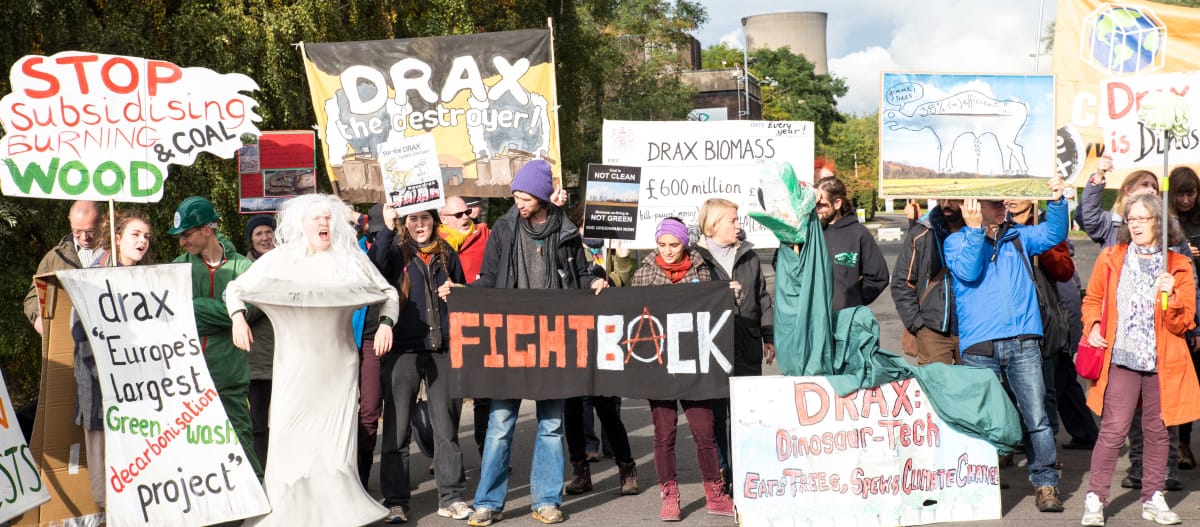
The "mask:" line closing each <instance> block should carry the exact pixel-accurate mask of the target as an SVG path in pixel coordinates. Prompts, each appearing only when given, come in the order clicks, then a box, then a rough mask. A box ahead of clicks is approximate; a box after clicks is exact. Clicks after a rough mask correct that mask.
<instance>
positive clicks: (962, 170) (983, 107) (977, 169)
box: [879, 73, 1055, 199]
mask: <svg viewBox="0 0 1200 527" xmlns="http://www.w3.org/2000/svg"><path fill="white" fill-rule="evenodd" d="M882 94H883V101H882V104H881V105H880V109H879V157H880V160H879V193H880V194H881V195H883V196H886V197H911V198H1006V197H1013V198H1017V197H1020V198H1033V199H1039V198H1047V197H1049V196H1050V189H1049V188H1048V187H1047V185H1046V182H1047V181H1048V180H1049V178H1050V177H1051V176H1052V175H1053V173H1054V171H1055V153H1054V141H1055V130H1054V77H1053V76H1052V75H974V74H932V73H884V74H883V87H882Z"/></svg>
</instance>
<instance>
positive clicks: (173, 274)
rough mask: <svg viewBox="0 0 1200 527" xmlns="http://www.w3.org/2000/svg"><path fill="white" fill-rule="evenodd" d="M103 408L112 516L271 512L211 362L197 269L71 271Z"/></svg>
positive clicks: (228, 516) (136, 518)
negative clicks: (198, 308) (199, 330)
mask: <svg viewBox="0 0 1200 527" xmlns="http://www.w3.org/2000/svg"><path fill="white" fill-rule="evenodd" d="M58 278H59V280H60V281H62V283H63V286H64V287H66V289H67V292H68V293H70V295H71V303H72V304H74V306H75V312H76V313H77V314H78V315H79V318H80V320H81V321H82V323H83V328H84V330H85V331H86V332H87V334H88V338H89V340H90V341H91V344H92V350H93V353H94V354H95V357H96V367H97V368H96V369H97V370H98V372H99V375H100V391H101V393H102V395H103V399H104V403H103V412H104V426H105V431H104V442H105V451H104V461H105V463H104V464H105V472H104V477H105V481H107V482H108V489H107V491H108V498H107V500H108V511H107V514H108V523H109V525H113V526H114V527H121V526H123V525H177V526H181V527H184V526H192V525H196V526H199V525H211V524H214V523H221V522H227V521H231V520H236V519H240V518H246V517H250V516H258V515H261V514H266V513H267V512H268V511H269V510H270V505H269V504H268V503H267V496H266V494H265V493H264V492H263V489H262V485H260V484H259V482H258V479H257V478H255V476H254V471H253V469H251V468H250V463H249V462H248V461H246V459H245V455H246V454H245V450H243V448H242V445H241V444H240V443H239V442H238V440H237V435H236V434H234V432H233V426H232V425H231V424H230V423H229V419H228V417H227V416H226V414H225V408H224V407H223V406H222V405H221V400H220V399H219V398H218V396H217V391H216V389H215V388H214V387H213V381H212V378H211V377H210V376H209V373H208V366H207V365H206V363H205V362H204V355H203V353H202V351H201V345H200V342H201V341H200V337H199V336H198V335H197V334H196V319H195V315H194V311H193V309H192V294H191V293H192V282H191V267H190V266H189V265H188V264H164V265H147V266H135V267H106V268H95V269H82V270H73V271H62V272H59V273H58Z"/></svg>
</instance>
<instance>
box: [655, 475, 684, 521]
mask: <svg viewBox="0 0 1200 527" xmlns="http://www.w3.org/2000/svg"><path fill="white" fill-rule="evenodd" d="M659 487H660V489H661V490H660V495H661V496H662V508H661V509H659V511H658V519H660V520H662V521H665V522H677V521H679V515H680V511H679V483H678V482H677V481H675V480H671V481H668V482H666V483H663V484H662V485H659Z"/></svg>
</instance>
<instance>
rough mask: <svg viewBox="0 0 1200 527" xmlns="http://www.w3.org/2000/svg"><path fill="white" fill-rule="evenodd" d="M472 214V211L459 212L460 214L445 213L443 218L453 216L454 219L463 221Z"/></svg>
mask: <svg viewBox="0 0 1200 527" xmlns="http://www.w3.org/2000/svg"><path fill="white" fill-rule="evenodd" d="M470 213H471V211H469V210H464V211H459V212H443V213H442V216H453V217H455V218H458V219H460V220H461V219H463V216H466V215H468V214H470Z"/></svg>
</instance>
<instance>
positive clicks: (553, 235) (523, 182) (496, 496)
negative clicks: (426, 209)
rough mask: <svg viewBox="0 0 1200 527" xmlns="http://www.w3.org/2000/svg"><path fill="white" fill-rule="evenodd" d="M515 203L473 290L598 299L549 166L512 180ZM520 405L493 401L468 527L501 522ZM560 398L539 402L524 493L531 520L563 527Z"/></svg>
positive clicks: (598, 279)
mask: <svg viewBox="0 0 1200 527" xmlns="http://www.w3.org/2000/svg"><path fill="white" fill-rule="evenodd" d="M511 188H512V194H513V199H514V200H515V202H516V203H515V205H514V206H513V207H512V208H511V209H509V210H508V212H506V213H505V214H504V216H502V217H501V218H500V219H499V220H497V221H496V223H495V224H494V226H493V229H492V235H491V238H489V239H488V243H487V249H486V250H485V251H484V258H483V266H482V268H481V269H480V274H479V278H477V279H476V280H475V281H474V282H473V283H471V286H472V287H497V288H519V289H582V288H590V289H593V290H595V292H596V294H600V291H601V290H603V289H604V288H605V287H607V286H608V281H607V280H605V279H604V277H603V276H598V275H594V274H591V272H590V269H589V268H590V267H591V265H590V261H589V259H588V257H587V254H586V253H584V251H583V244H582V243H581V241H580V237H579V230H578V228H577V227H576V226H575V224H573V223H572V222H571V220H570V219H568V218H567V217H566V214H565V213H563V211H562V209H560V208H559V207H558V206H557V205H554V204H553V203H551V200H552V197H551V196H552V194H556V192H555V190H554V183H553V179H552V176H551V171H550V164H549V163H547V162H545V161H543V160H540V159H537V160H533V161H530V162H528V163H526V164H525V165H524V166H522V167H521V169H520V170H518V171H517V175H516V177H514V178H513V182H512V187H511ZM520 406H521V400H520V399H493V400H492V405H491V411H490V415H489V421H488V430H487V438H486V440H485V442H484V446H483V459H482V461H481V463H480V464H481V467H480V470H479V486H478V488H477V490H476V492H475V513H474V514H472V515H471V517H470V519H469V521H468V523H469V524H470V525H472V526H475V527H485V526H487V525H491V524H492V523H493V522H496V521H499V520H500V519H501V518H502V517H503V516H502V512H503V510H504V503H505V501H506V498H507V496H506V495H507V493H508V475H509V466H508V461H509V452H510V450H511V449H512V441H513V433H514V432H515V429H516V424H517V412H518V411H519V410H520ZM562 419H563V400H562V399H546V400H539V401H537V423H538V424H537V435H536V441H535V443H534V448H533V470H532V471H531V474H532V475H531V477H530V482H529V493H530V495H531V501H532V502H533V517H534V519H536V520H538V521H540V522H542V523H561V522H562V521H563V520H564V519H565V517H564V516H563V514H562V511H561V510H560V509H559V507H561V506H562V488H563V448H562V439H563V423H562Z"/></svg>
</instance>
